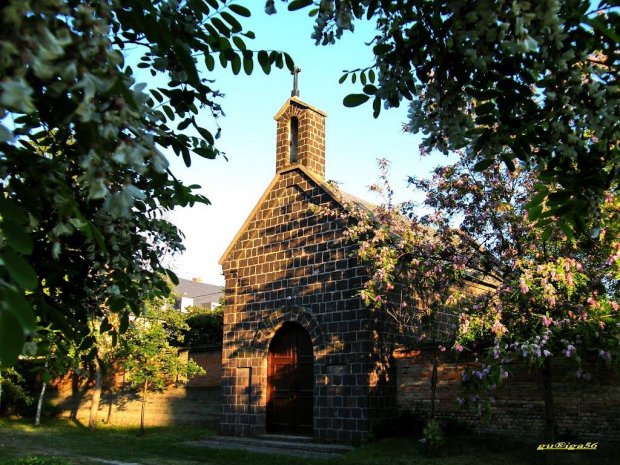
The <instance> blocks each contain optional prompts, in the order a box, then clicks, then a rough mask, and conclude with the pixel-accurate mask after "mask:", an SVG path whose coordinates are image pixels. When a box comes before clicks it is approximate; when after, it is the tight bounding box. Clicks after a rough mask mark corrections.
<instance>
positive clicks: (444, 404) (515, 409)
mask: <svg viewBox="0 0 620 465" xmlns="http://www.w3.org/2000/svg"><path fill="white" fill-rule="evenodd" d="M395 362H396V382H397V405H398V409H399V410H401V411H403V410H409V411H410V412H412V413H414V415H417V416H420V417H423V418H428V416H429V413H430V386H431V381H430V380H431V373H432V353H431V351H428V350H427V351H425V350H418V351H409V352H399V353H397V354H396V357H395ZM562 362H563V361H562V360H554V365H553V375H552V376H553V397H554V407H555V413H556V421H557V426H558V430H557V433H558V438H559V439H562V438H564V439H566V440H573V441H574V440H578V441H592V440H594V441H597V440H599V441H620V376H619V375H618V374H614V373H611V372H608V371H605V370H601V371H600V372H599V373H597V375H596V377H593V380H592V381H591V382H589V383H588V382H585V381H579V380H577V379H576V376H575V370H574V369H572V368H569V367H567V366H566V364H564V363H562ZM465 366H466V365H465V364H464V363H463V362H461V363H459V362H454V361H452V362H450V361H443V362H442V363H441V364H440V365H439V367H438V379H437V390H436V403H435V412H436V417H437V418H438V419H439V420H440V421H441V422H444V423H445V422H447V421H452V422H454V423H456V424H459V423H460V424H463V425H466V426H467V427H469V428H471V429H472V430H473V431H474V432H476V433H479V434H487V433H491V434H497V435H501V436H509V437H512V438H518V439H538V440H540V439H542V438H544V427H545V424H544V422H545V419H544V400H543V388H542V380H541V377H540V375H538V374H537V373H536V372H535V371H530V370H528V369H527V368H525V367H517V366H512V367H509V371H510V373H511V374H510V379H509V380H507V381H506V382H505V383H504V384H503V385H502V386H500V387H499V388H498V390H497V401H496V402H495V404H493V405H492V408H491V418H490V420H489V421H487V422H486V423H485V422H481V420H482V418H481V417H480V416H479V415H478V414H477V413H476V412H475V411H474V409H471V408H468V409H466V408H462V407H461V406H460V405H459V402H458V398H459V397H462V396H463V391H462V389H461V382H460V380H461V372H462V371H463V369H464V368H465Z"/></svg>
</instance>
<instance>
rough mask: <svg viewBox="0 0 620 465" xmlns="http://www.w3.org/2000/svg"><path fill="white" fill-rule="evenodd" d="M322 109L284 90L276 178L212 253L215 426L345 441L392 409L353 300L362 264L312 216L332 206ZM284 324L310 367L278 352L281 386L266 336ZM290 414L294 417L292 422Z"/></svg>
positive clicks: (366, 318) (326, 222) (364, 317)
mask: <svg viewBox="0 0 620 465" xmlns="http://www.w3.org/2000/svg"><path fill="white" fill-rule="evenodd" d="M325 116H326V115H325V113H323V112H321V111H320V110H317V109H315V108H313V107H311V106H310V105H307V104H305V103H303V102H301V101H300V100H299V99H297V98H295V97H293V98H291V99H289V100H288V101H287V102H286V104H285V105H284V107H283V108H282V109H281V110H280V111H279V112H278V114H277V115H276V117H275V119H276V120H277V122H278V130H277V150H276V175H275V177H274V179H273V181H272V182H271V184H270V185H269V187H268V188H267V191H266V192H265V194H264V195H263V197H262V198H261V199H260V200H259V202H258V204H257V206H256V208H255V209H254V211H253V212H252V213H251V214H250V216H249V218H248V220H247V221H246V223H245V225H244V226H243V227H242V229H241V231H240V232H239V233H238V235H237V237H236V238H235V239H234V240H233V242H232V244H231V246H230V247H229V248H228V250H227V251H226V252H225V254H224V256H223V258H222V260H221V263H222V267H223V271H224V276H225V278H226V297H225V298H226V306H225V308H226V311H225V315H224V347H223V368H224V376H223V378H222V393H223V408H222V422H221V425H220V427H221V432H222V433H226V434H238V435H257V434H262V433H265V432H266V431H267V432H268V431H270V430H271V431H279V432H286V431H287V430H290V431H293V432H301V433H305V434H312V435H313V436H314V437H316V438H317V439H321V440H328V441H344V442H356V441H361V440H363V439H364V438H365V437H366V436H367V434H368V433H369V432H370V431H371V429H372V428H371V426H372V424H373V422H375V421H376V420H378V419H379V418H380V417H381V416H383V415H385V414H389V413H390V412H393V409H394V407H395V392H394V384H393V383H392V382H391V381H389V380H388V378H387V376H383V375H384V373H382V370H380V369H378V365H380V364H378V363H377V361H378V356H377V353H378V351H379V347H378V343H377V342H376V341H375V340H374V339H373V333H372V330H373V325H374V323H373V321H371V319H370V314H369V311H368V310H367V309H365V308H364V306H363V305H362V302H361V300H360V298H359V297H358V292H359V290H360V289H361V286H362V282H363V276H364V269H363V268H362V267H360V266H358V264H357V263H356V260H355V258H354V257H353V255H354V254H353V246H352V245H351V244H347V243H346V242H345V240H344V239H343V232H344V228H343V225H342V224H341V223H340V221H339V220H336V219H329V218H326V217H325V216H323V215H322V214H320V213H318V212H317V211H316V207H317V206H320V207H327V208H339V207H340V204H339V203H338V200H337V196H336V195H335V194H334V192H333V190H332V189H331V188H330V187H329V185H328V184H326V182H325V180H324V179H323V176H324V173H325ZM294 118H295V119H296V120H297V121H296V123H295V126H297V127H296V128H294V129H295V131H294V132H293V131H292V130H291V120H292V119H294ZM295 132H296V134H295ZM295 136H297V138H298V139H297V140H291V138H292V137H295ZM293 152H296V153H294V155H295V156H294V158H293V157H292V153H293ZM293 326H299V327H301V328H302V329H303V331H304V332H305V333H307V334H308V335H309V338H310V340H311V343H312V348H311V353H310V355H312V357H311V358H310V360H311V361H312V363H306V364H303V363H301V362H299V361H297V359H300V358H302V354H301V352H300V350H301V349H299V348H298V347H294V348H293V349H292V352H291V354H289V355H286V354H285V355H281V357H287V356H288V357H289V358H290V360H292V361H291V362H290V363H288V365H286V366H284V365H283V366H284V368H280V369H281V370H284V371H285V374H284V375H283V376H284V378H287V379H290V380H291V382H290V383H289V385H287V386H281V385H280V384H281V381H279V380H278V379H276V378H278V376H280V375H279V374H278V373H276V372H275V371H277V370H278V368H277V366H278V365H277V364H278V362H277V361H274V362H273V363H274V367H276V368H272V367H270V366H269V364H270V361H271V360H272V358H273V359H274V360H275V359H277V357H278V354H276V355H274V356H273V357H270V343H271V341H272V340H273V338H274V336H275V335H276V334H277V333H278V332H279V331H282V332H286V331H291V328H293ZM287 328H288V329H287ZM282 337H283V338H285V337H286V336H285V335H283V336H282ZM286 370H289V371H288V372H287V371H286ZM308 370H311V371H310V373H309V374H307V376H304V372H307V371H308ZM270 373H271V374H270ZM302 378H304V379H302ZM303 382H306V385H305V386H303V385H302V384H303ZM301 398H304V399H305V400H303V401H302V400H299V399H301ZM295 409H299V410H300V411H302V410H304V409H305V410H306V412H305V413H303V412H302V413H300V414H299V416H300V418H295V413H294V412H292V411H294V410H295ZM287 417H290V418H287Z"/></svg>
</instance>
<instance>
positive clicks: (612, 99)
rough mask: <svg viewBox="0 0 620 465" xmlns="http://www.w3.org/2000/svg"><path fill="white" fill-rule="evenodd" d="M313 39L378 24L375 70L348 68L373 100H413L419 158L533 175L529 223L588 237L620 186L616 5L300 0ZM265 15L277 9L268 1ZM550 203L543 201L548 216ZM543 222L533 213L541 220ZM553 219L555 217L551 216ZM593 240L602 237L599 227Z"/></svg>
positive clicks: (356, 99)
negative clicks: (458, 155)
mask: <svg viewBox="0 0 620 465" xmlns="http://www.w3.org/2000/svg"><path fill="white" fill-rule="evenodd" d="M304 7H312V9H311V10H310V15H311V16H315V17H316V22H315V26H314V32H313V34H312V38H314V39H315V40H316V43H317V44H323V45H327V44H331V43H334V42H335V41H336V39H338V38H339V37H341V36H342V34H343V32H344V31H346V30H349V31H353V29H354V21H355V20H362V19H365V20H368V21H373V22H374V23H375V24H376V35H375V37H374V38H373V40H372V41H371V43H370V46H371V47H372V51H373V53H374V63H372V64H370V65H369V66H367V67H362V68H359V69H355V70H351V71H346V72H345V74H344V75H343V76H342V79H341V82H344V81H345V80H346V79H347V78H351V80H352V82H354V83H355V82H358V83H359V85H360V86H361V87H362V93H359V94H352V95H348V96H347V97H346V98H345V99H344V104H345V105H346V106H357V105H361V104H363V103H365V102H367V101H370V100H371V101H372V107H373V113H374V115H375V117H377V116H378V115H379V113H380V111H381V108H382V107H385V108H390V107H398V106H399V105H400V104H401V103H402V102H403V100H404V101H407V102H408V105H409V120H408V121H407V122H406V124H405V130H407V131H410V132H412V133H419V132H420V133H422V134H423V142H422V144H421V147H420V150H421V152H422V153H426V152H430V151H432V150H438V151H440V152H442V153H448V152H449V151H453V150H458V149H466V150H467V151H469V152H471V154H472V156H473V157H474V159H475V162H476V163H475V169H476V170H483V169H486V168H488V167H489V166H491V165H492V164H493V163H495V161H497V160H499V161H501V162H502V163H504V164H505V165H506V166H507V167H508V169H509V170H511V171H514V170H515V169H516V166H517V165H521V166H523V167H525V168H527V169H529V170H533V171H535V172H536V176H537V180H538V181H539V184H538V185H537V187H536V189H537V191H538V192H539V194H540V195H539V196H537V197H536V201H535V202H534V203H535V206H536V207H537V208H535V209H534V210H533V211H532V212H531V213H532V214H531V215H530V217H531V218H532V219H535V218H537V217H538V218H539V219H540V222H539V224H540V225H544V224H550V222H551V221H555V220H556V219H558V218H559V220H560V221H561V222H563V223H565V224H566V225H567V226H568V228H567V229H569V230H578V231H583V230H584V228H585V227H586V220H585V219H584V218H586V217H588V216H590V215H591V214H593V213H595V212H600V209H601V207H602V205H603V200H604V194H603V193H604V191H605V190H608V189H612V190H617V189H618V179H619V176H618V164H619V162H620V149H619V147H618V140H620V105H619V104H618V103H619V102H618V66H619V64H620V53H619V52H618V43H619V39H620V35H619V33H618V31H619V30H620V14H619V13H620V11H619V7H618V4H617V2H615V1H613V0H601V1H590V0H549V1H513V2H498V1H491V0H483V1H476V2H465V1H447V0H443V1H426V0H412V1H400V0H399V1H386V0H341V1H333V0H321V1H318V0H296V1H293V2H291V3H289V5H288V9H289V10H296V9H300V8H304ZM266 9H267V11H268V12H271V13H273V12H274V11H275V5H274V1H273V0H270V1H267V7H266ZM544 201H548V203H547V205H548V207H549V208H546V209H545V211H544V212H542V211H541V210H542V208H539V207H541V206H542V205H543V202H544ZM537 215H538V216H537ZM552 218H553V219H552ZM594 233H596V231H594Z"/></svg>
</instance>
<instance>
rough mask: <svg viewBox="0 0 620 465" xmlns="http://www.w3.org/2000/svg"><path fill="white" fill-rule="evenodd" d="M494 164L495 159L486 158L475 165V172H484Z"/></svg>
mask: <svg viewBox="0 0 620 465" xmlns="http://www.w3.org/2000/svg"><path fill="white" fill-rule="evenodd" d="M493 163H495V158H486V159H484V160H481V161H479V162H478V163H476V164H475V165H474V171H484V170H486V169H487V168H488V167H489V166H491V165H492V164H493Z"/></svg>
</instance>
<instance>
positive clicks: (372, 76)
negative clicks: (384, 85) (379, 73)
mask: <svg viewBox="0 0 620 465" xmlns="http://www.w3.org/2000/svg"><path fill="white" fill-rule="evenodd" d="M368 81H370V83H371V84H373V83H374V82H375V72H374V71H373V70H372V69H371V70H370V71H368Z"/></svg>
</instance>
